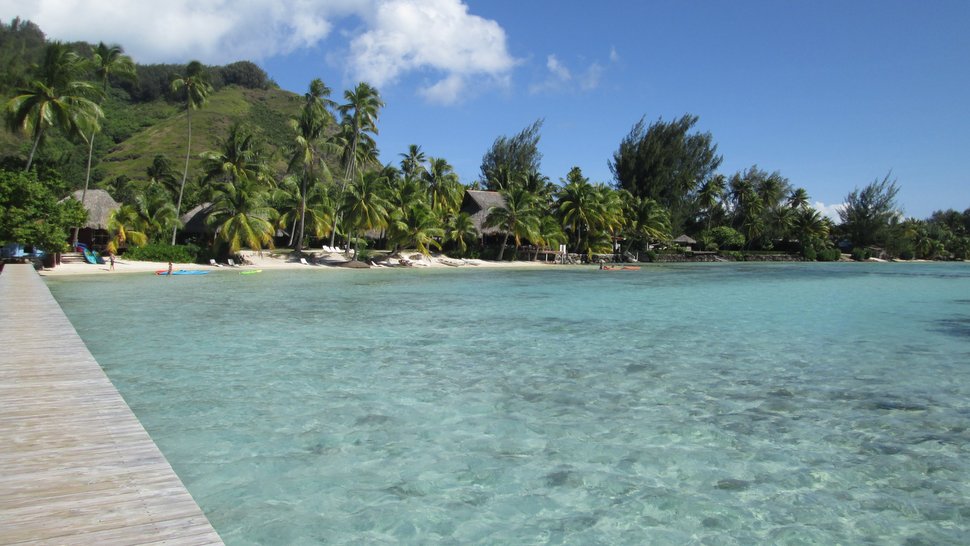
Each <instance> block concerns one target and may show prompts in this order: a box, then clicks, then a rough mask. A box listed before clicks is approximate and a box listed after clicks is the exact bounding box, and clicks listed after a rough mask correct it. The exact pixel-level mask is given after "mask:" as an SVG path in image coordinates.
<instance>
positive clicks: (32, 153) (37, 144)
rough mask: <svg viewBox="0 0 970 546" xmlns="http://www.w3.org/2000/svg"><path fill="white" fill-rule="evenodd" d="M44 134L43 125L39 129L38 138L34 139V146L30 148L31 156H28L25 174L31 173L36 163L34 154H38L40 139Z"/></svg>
mask: <svg viewBox="0 0 970 546" xmlns="http://www.w3.org/2000/svg"><path fill="white" fill-rule="evenodd" d="M43 134H44V127H43V125H41V126H40V127H38V128H37V136H36V137H34V144H33V145H32V146H31V147H30V155H29V156H27V167H25V168H24V172H25V173H26V172H30V165H31V164H32V163H33V162H34V153H36V152H37V146H39V145H40V137H41V135H43Z"/></svg>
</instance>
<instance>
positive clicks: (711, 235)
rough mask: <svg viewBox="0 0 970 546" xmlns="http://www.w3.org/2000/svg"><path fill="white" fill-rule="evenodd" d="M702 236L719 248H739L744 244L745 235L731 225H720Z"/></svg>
mask: <svg viewBox="0 0 970 546" xmlns="http://www.w3.org/2000/svg"><path fill="white" fill-rule="evenodd" d="M701 238H702V239H705V240H708V241H712V242H713V243H714V244H716V245H717V247H718V248H722V249H730V250H739V249H740V248H741V247H743V246H744V235H742V234H741V233H740V232H739V231H738V230H736V229H734V228H732V227H729V226H718V227H716V228H714V229H711V230H709V231H706V232H704V233H702V234H701Z"/></svg>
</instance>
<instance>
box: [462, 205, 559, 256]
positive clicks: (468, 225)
mask: <svg viewBox="0 0 970 546" xmlns="http://www.w3.org/2000/svg"><path fill="white" fill-rule="evenodd" d="M550 218H551V217H550ZM477 238H478V230H477V229H475V222H474V221H472V217H471V215H470V214H468V213H467V212H459V213H458V214H455V215H453V216H449V217H448V219H447V220H446V221H445V240H446V241H452V242H454V243H456V244H457V245H458V250H459V251H460V252H461V253H462V254H465V253H466V252H468V243H469V241H474V240H475V239H477Z"/></svg>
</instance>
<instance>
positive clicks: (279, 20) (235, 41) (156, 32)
mask: <svg viewBox="0 0 970 546" xmlns="http://www.w3.org/2000/svg"><path fill="white" fill-rule="evenodd" d="M369 3H370V1H361V0H356V1H348V0H344V1H342V2H339V1H338V2H327V3H321V2H314V1H312V0H240V1H229V0H168V1H166V2H164V3H156V2H143V1H139V0H112V1H110V2H109V1H106V0H88V1H85V2H77V1H72V0H9V1H8V2H4V6H3V7H2V8H0V11H2V17H4V18H5V19H9V18H11V17H14V16H19V17H21V18H24V19H29V20H31V21H33V22H35V23H37V24H38V25H39V26H40V28H41V29H42V30H43V31H44V32H45V33H47V35H48V36H49V37H51V38H54V39H60V40H84V41H88V42H98V41H105V42H114V43H120V44H122V45H123V46H124V47H125V50H126V51H127V52H128V53H129V54H130V55H132V56H133V57H134V58H135V60H136V61H138V62H140V63H153V62H170V63H179V62H185V61H186V60H188V59H199V60H201V61H203V62H206V63H225V62H230V61H236V60H240V59H252V60H260V59H264V58H267V57H271V56H274V55H281V54H287V53H290V52H293V51H295V50H296V49H299V48H302V47H308V46H311V45H314V44H316V43H318V42H320V41H321V40H323V39H325V38H326V37H327V36H328V35H329V34H330V33H331V31H332V29H333V24H332V22H331V21H332V19H333V18H334V17H338V16H341V15H345V14H348V13H352V12H353V10H354V9H359V8H361V7H363V5H365V4H369Z"/></svg>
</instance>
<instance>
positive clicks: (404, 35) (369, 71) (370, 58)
mask: <svg viewBox="0 0 970 546" xmlns="http://www.w3.org/2000/svg"><path fill="white" fill-rule="evenodd" d="M369 27H370V30H368V31H366V32H364V33H363V34H361V35H360V36H358V37H356V38H354V39H353V40H352V41H351V43H350V62H351V66H352V67H353V71H354V72H355V74H356V75H357V76H358V77H359V78H361V79H363V80H366V81H368V82H370V83H372V84H374V85H376V86H378V87H380V86H381V85H383V84H385V83H389V82H394V81H395V80H397V79H398V78H399V77H400V76H401V75H402V74H404V73H407V72H411V71H415V70H422V71H431V72H433V73H438V74H440V75H441V79H440V80H439V81H438V82H437V83H435V84H433V85H431V86H429V87H426V88H425V89H423V94H424V95H425V96H426V97H428V98H433V99H435V100H439V101H443V102H453V101H455V100H457V99H458V98H459V97H458V93H460V92H461V90H462V89H464V87H465V83H466V82H467V80H468V79H470V78H473V77H476V76H487V77H492V78H494V79H496V80H497V81H499V80H501V79H502V78H503V77H504V76H505V75H506V74H507V73H508V72H509V71H510V70H511V69H512V68H513V66H514V65H515V60H514V59H513V58H512V56H510V55H509V53H508V51H507V50H506V45H505V31H504V30H503V29H502V27H501V26H499V25H498V23H496V22H495V21H490V20H487V19H483V18H481V17H478V16H476V15H472V14H470V13H468V6H466V5H464V4H462V3H461V2H460V1H459V0H385V1H381V2H378V4H377V8H376V11H375V13H374V15H373V18H372V19H371V22H370V25H369Z"/></svg>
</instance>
